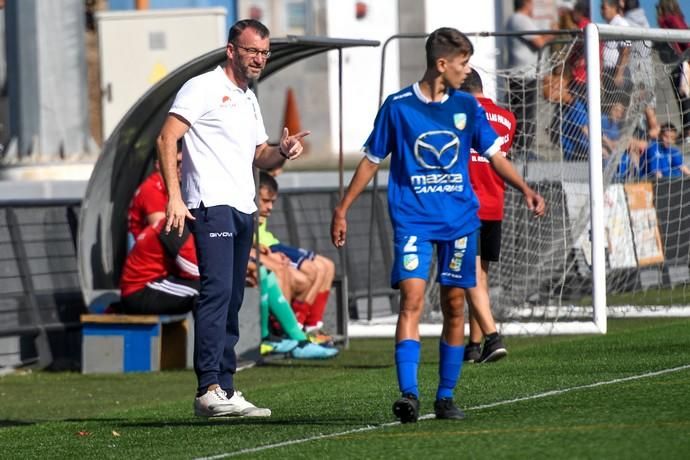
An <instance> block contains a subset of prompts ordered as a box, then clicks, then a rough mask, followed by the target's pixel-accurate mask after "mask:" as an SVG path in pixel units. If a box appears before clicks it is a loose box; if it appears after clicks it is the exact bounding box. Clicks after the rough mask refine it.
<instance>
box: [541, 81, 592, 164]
mask: <svg viewBox="0 0 690 460" xmlns="http://www.w3.org/2000/svg"><path fill="white" fill-rule="evenodd" d="M570 79H571V77H570V76H568V75H565V74H562V72H560V71H558V70H555V71H554V73H553V74H551V75H547V76H546V78H545V79H544V98H545V99H546V100H548V101H549V102H553V103H555V104H556V108H555V113H554V116H555V117H559V118H560V120H561V123H560V127H559V128H558V129H559V130H560V132H559V133H558V136H557V138H556V139H552V140H553V141H554V142H556V141H560V146H561V148H562V151H563V159H564V160H565V161H584V160H586V159H587V155H588V152H589V140H588V136H589V134H588V130H587V120H588V118H587V106H586V105H585V103H584V101H583V100H582V99H581V98H579V97H576V96H575V95H574V94H573V92H572V91H571V90H570V89H569V86H570Z"/></svg>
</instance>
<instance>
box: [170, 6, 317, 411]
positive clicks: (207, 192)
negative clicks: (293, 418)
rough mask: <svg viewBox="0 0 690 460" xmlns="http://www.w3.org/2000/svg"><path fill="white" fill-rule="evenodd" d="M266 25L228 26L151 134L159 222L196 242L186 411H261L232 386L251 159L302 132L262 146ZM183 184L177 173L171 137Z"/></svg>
mask: <svg viewBox="0 0 690 460" xmlns="http://www.w3.org/2000/svg"><path fill="white" fill-rule="evenodd" d="M269 45H270V42H269V31H268V29H267V28H266V26H264V25H263V24H261V23H260V22H258V21H255V20H252V19H247V20H242V21H238V22H237V23H235V24H234V25H233V26H232V27H231V28H230V32H229V34H228V43H227V46H226V51H225V56H226V59H225V63H224V64H222V65H219V66H218V67H216V68H215V69H213V70H211V71H209V72H206V73H203V74H201V75H199V76H196V77H194V78H192V79H191V80H189V81H187V82H186V83H185V84H184V85H183V86H182V88H181V89H180V91H179V92H178V93H177V95H176V97H175V100H174V101H173V104H172V106H171V108H170V111H169V113H168V117H167V118H166V120H165V123H164V125H163V129H162V130H161V133H160V135H159V136H158V140H157V145H158V152H159V157H160V161H161V171H162V173H163V178H164V179H165V185H166V187H167V190H168V196H169V199H168V206H167V210H166V227H165V230H166V231H177V232H178V233H180V234H181V233H182V230H183V229H184V225H185V220H186V221H187V222H188V223H189V226H190V230H191V232H192V234H193V235H194V239H195V243H196V245H197V256H198V258H199V268H200V272H201V273H200V274H201V292H200V296H199V302H198V304H197V308H196V309H195V321H194V326H195V327H194V370H195V373H196V376H197V383H198V386H197V393H196V397H195V399H194V413H195V414H196V415H197V416H201V417H214V416H252V417H266V416H270V415H271V411H270V409H266V408H259V407H256V406H255V405H254V404H252V403H250V402H249V401H247V400H246V399H245V398H244V396H242V393H240V392H239V391H235V387H234V382H233V377H234V374H235V371H236V369H237V357H236V355H235V345H236V344H237V341H238V339H239V309H240V307H241V305H242V299H243V296H244V283H245V276H246V271H247V263H248V261H249V251H250V249H251V247H252V239H253V235H254V232H253V229H254V219H253V216H252V214H253V213H254V212H255V211H256V205H255V203H254V193H255V192H254V190H255V186H254V174H253V170H252V167H253V166H254V165H256V166H258V167H260V168H268V169H270V168H272V167H275V166H277V165H278V164H280V163H282V161H283V160H284V158H285V157H288V158H296V157H297V156H299V155H300V154H301V153H302V150H303V147H302V144H301V139H302V137H304V136H306V135H307V134H309V133H308V132H301V133H297V134H293V135H290V133H289V132H288V130H287V128H284V129H283V134H282V137H281V140H280V143H279V145H277V146H271V147H269V146H268V145H267V143H266V140H267V139H268V136H267V135H266V129H265V127H264V123H263V118H262V116H261V110H260V108H259V104H258V102H257V100H256V96H255V95H254V93H253V92H252V91H251V90H250V89H249V84H250V82H252V81H255V80H256V79H258V78H259V76H260V75H261V72H262V70H263V69H264V67H265V65H266V60H267V59H268V57H269V56H270V54H271V51H270V49H269ZM183 137H184V140H183V146H182V185H181V186H180V184H179V182H178V180H177V166H176V156H177V149H176V144H177V141H178V140H179V139H181V138H183Z"/></svg>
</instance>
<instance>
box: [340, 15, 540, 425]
mask: <svg viewBox="0 0 690 460" xmlns="http://www.w3.org/2000/svg"><path fill="white" fill-rule="evenodd" d="M472 53H473V47H472V43H471V42H470V41H469V40H468V38H467V37H466V36H465V35H464V34H463V33H461V32H460V31H458V30H456V29H452V28H441V29H438V30H436V31H434V32H433V33H432V34H431V35H430V36H429V38H428V39H427V42H426V59H427V69H426V72H425V74H424V76H423V77H422V79H421V80H420V81H419V82H417V83H415V84H413V85H412V86H409V87H407V88H404V89H402V90H401V91H399V92H398V93H395V94H393V95H391V96H389V97H388V98H387V99H386V101H385V103H384V104H383V106H382V107H381V109H380V110H379V113H378V114H377V116H376V120H375V122H374V129H373V131H372V133H371V134H370V136H369V139H367V141H366V143H365V145H364V151H365V157H364V158H363V159H362V160H361V162H360V163H359V165H358V167H357V170H356V172H355V175H354V177H353V178H352V180H351V182H350V185H349V187H348V190H347V192H346V194H345V196H344V197H343V198H342V200H341V202H340V204H339V205H338V206H337V207H336V208H335V210H334V212H333V219H332V222H331V238H332V240H333V244H334V245H336V246H337V247H342V246H343V245H344V244H345V236H346V233H347V221H346V216H347V211H348V209H349V208H350V206H351V205H352V203H353V202H354V200H355V199H356V198H357V197H358V196H359V194H360V193H361V192H362V191H363V190H364V188H365V187H366V185H367V184H368V183H369V181H370V180H371V179H372V178H373V176H374V174H375V173H376V171H377V170H378V167H379V163H380V161H381V160H382V159H384V158H385V157H386V156H388V155H389V154H390V155H391V163H390V174H389V179H388V206H389V214H390V218H391V222H392V224H393V229H394V240H395V242H394V250H395V259H394V262H393V270H392V274H391V284H392V286H393V287H396V288H399V289H400V293H401V296H400V314H399V316H398V324H397V329H396V346H395V363H396V368H397V376H398V385H399V388H400V392H401V398H400V399H398V400H397V401H395V403H394V405H393V412H394V414H395V415H396V417H398V418H399V419H400V421H401V422H403V423H407V422H415V421H417V418H418V417H419V389H418V384H417V368H418V366H419V356H420V341H419V319H420V317H421V315H422V312H423V309H424V290H425V286H426V282H427V278H428V274H429V268H430V265H431V261H432V253H433V246H434V245H435V246H436V249H437V253H438V264H439V265H438V278H437V281H438V282H439V283H440V284H441V309H442V311H443V318H444V319H443V331H442V333H441V340H440V348H439V352H440V360H439V361H440V362H439V380H440V381H439V385H438V390H437V392H436V400H435V402H434V412H435V413H436V417H437V418H443V419H462V418H464V414H463V412H462V411H461V410H460V409H459V408H458V407H457V406H456V405H455V404H454V402H453V391H454V389H455V385H456V383H457V380H458V378H459V376H460V370H461V367H462V361H463V352H464V346H463V344H464V302H465V294H464V289H465V288H468V287H474V286H475V284H476V283H475V268H476V267H475V256H476V251H477V234H476V233H477V230H478V229H479V226H480V221H479V218H478V217H477V209H478V208H479V203H478V201H477V198H476V197H475V195H474V192H473V191H472V187H471V184H470V181H469V174H468V162H469V158H470V147H473V148H474V149H475V150H477V151H478V152H480V153H481V154H483V155H484V156H486V157H487V158H489V159H490V161H491V162H492V164H493V165H494V167H495V168H496V170H497V172H498V173H499V175H501V176H502V177H503V178H504V179H505V180H506V181H507V182H508V183H510V184H511V185H513V186H514V187H516V188H518V189H519V190H520V191H521V192H522V193H523V195H524V197H525V200H526V201H527V205H528V207H529V208H530V209H531V210H533V211H534V213H535V214H536V215H538V216H540V215H542V214H543V213H544V208H545V205H544V200H543V199H542V198H541V197H540V196H539V195H538V194H536V193H535V192H534V191H533V190H532V189H531V188H529V187H528V186H527V184H525V182H524V181H523V180H522V178H521V177H520V176H519V175H518V174H517V172H516V171H515V170H514V169H513V167H512V166H511V165H510V163H509V162H508V160H506V159H505V158H504V157H503V156H502V155H495V154H496V153H498V152H499V151H500V147H501V143H502V141H501V140H500V139H498V137H497V136H496V134H495V132H494V131H493V129H492V128H491V126H490V125H489V122H488V121H487V120H486V116H485V113H484V110H483V109H482V108H481V106H480V105H479V104H478V103H477V101H476V99H475V98H474V97H472V96H471V95H469V94H467V93H463V92H460V91H456V89H457V88H459V87H460V85H461V84H462V82H463V81H464V79H465V77H466V76H467V74H468V73H469V71H470V66H469V59H470V57H471V55H472Z"/></svg>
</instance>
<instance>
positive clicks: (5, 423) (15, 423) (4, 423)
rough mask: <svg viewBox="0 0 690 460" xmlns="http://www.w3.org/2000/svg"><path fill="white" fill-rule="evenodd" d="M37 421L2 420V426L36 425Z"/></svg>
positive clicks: (0, 426) (0, 422) (0, 424)
mask: <svg viewBox="0 0 690 460" xmlns="http://www.w3.org/2000/svg"><path fill="white" fill-rule="evenodd" d="M35 424H36V422H34V421H28V420H0V428H12V427H13V426H29V425H35Z"/></svg>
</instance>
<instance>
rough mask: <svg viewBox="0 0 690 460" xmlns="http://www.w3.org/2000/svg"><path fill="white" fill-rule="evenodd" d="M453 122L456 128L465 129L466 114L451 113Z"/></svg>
mask: <svg viewBox="0 0 690 460" xmlns="http://www.w3.org/2000/svg"><path fill="white" fill-rule="evenodd" d="M453 124H454V125H455V127H456V128H458V129H459V130H460V131H462V130H463V129H465V125H466V124H467V114H464V113H456V114H454V115H453Z"/></svg>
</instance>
